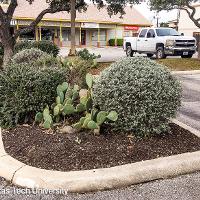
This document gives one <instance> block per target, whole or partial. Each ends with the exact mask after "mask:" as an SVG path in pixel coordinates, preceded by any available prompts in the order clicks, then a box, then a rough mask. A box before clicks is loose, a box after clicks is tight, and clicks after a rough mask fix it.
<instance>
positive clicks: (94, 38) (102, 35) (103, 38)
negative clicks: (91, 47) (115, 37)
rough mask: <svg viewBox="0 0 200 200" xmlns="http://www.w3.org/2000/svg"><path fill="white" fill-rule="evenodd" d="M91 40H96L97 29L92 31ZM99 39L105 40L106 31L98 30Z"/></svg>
mask: <svg viewBox="0 0 200 200" xmlns="http://www.w3.org/2000/svg"><path fill="white" fill-rule="evenodd" d="M92 41H98V31H93V32H92ZM100 41H106V31H105V30H101V31H100Z"/></svg>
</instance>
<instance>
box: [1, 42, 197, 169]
mask: <svg viewBox="0 0 200 200" xmlns="http://www.w3.org/2000/svg"><path fill="white" fill-rule="evenodd" d="M32 45H33V46H32ZM43 45H44V44H42V45H41V44H35V43H29V42H28V43H27V42H25V43H21V44H17V46H16V48H15V50H16V54H15V55H14V56H13V58H12V59H11V61H10V62H9V63H8V64H7V65H6V66H5V69H4V70H3V71H1V72H0V85H1V87H0V125H1V127H2V128H3V131H2V136H3V142H4V146H5V150H6V152H7V153H8V154H10V155H11V156H13V157H14V158H16V159H17V160H19V161H21V162H23V163H25V164H28V165H31V166H34V167H38V168H43V169H50V170H60V171H76V170H87V169H96V168H109V167H113V166H118V165H124V164H128V163H134V162H138V161H144V160H150V159H155V158H159V157H165V156H171V155H176V154H181V153H186V152H194V151H198V150H200V139H199V138H197V137H196V136H194V135H193V134H191V133H190V132H189V131H186V130H184V129H182V128H180V127H179V126H177V125H175V124H173V123H171V122H170V119H171V118H173V117H175V115H176V112H177V110H178V109H179V107H180V104H181V86H180V83H179V81H178V80H177V79H176V78H175V77H174V76H173V75H172V74H171V72H170V71H169V69H168V68H167V67H165V66H163V65H161V64H158V63H156V62H155V61H153V60H150V59H148V58H143V57H136V58H125V59H122V60H119V61H117V62H116V63H113V64H111V65H110V66H109V67H108V68H106V69H104V70H103V71H102V72H101V73H100V75H99V76H98V77H96V76H95V77H93V76H92V75H91V74H90V72H91V70H95V69H97V68H98V64H97V62H96V58H98V57H99V56H96V55H94V54H90V53H89V52H88V51H87V50H83V51H80V52H78V56H77V57H73V58H60V57H58V49H57V48H56V46H54V45H52V44H49V43H48V42H47V43H45V46H46V48H41V46H42V47H43ZM32 47H34V48H32ZM39 47H40V49H39ZM44 51H46V52H44Z"/></svg>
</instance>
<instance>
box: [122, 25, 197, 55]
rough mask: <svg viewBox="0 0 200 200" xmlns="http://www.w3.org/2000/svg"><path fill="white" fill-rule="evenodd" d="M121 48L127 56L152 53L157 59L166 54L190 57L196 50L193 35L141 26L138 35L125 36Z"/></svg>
mask: <svg viewBox="0 0 200 200" xmlns="http://www.w3.org/2000/svg"><path fill="white" fill-rule="evenodd" d="M123 48H124V50H125V51H126V54H127V56H131V57H132V56H133V54H134V53H144V54H147V56H148V57H152V56H153V55H154V54H155V55H156V58H157V59H162V58H166V57H167V56H181V57H182V58H192V56H193V54H195V53H196V51H197V42H196V39H195V38H194V37H186V36H184V35H183V34H180V33H178V32H177V31H176V30H174V29H172V28H143V29H141V31H140V33H139V35H138V37H125V38H124V43H123Z"/></svg>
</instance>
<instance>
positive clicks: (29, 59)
mask: <svg viewBox="0 0 200 200" xmlns="http://www.w3.org/2000/svg"><path fill="white" fill-rule="evenodd" d="M45 57H50V55H48V54H47V53H45V52H43V51H41V50H39V49H36V48H32V49H24V50H22V51H20V52H19V53H16V54H15V55H14V56H13V58H12V59H11V62H13V63H16V64H20V63H27V64H30V63H34V62H36V61H38V60H40V59H43V58H45Z"/></svg>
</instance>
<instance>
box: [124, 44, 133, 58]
mask: <svg viewBox="0 0 200 200" xmlns="http://www.w3.org/2000/svg"><path fill="white" fill-rule="evenodd" d="M126 55H127V57H133V50H132V48H131V46H127V47H126Z"/></svg>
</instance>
